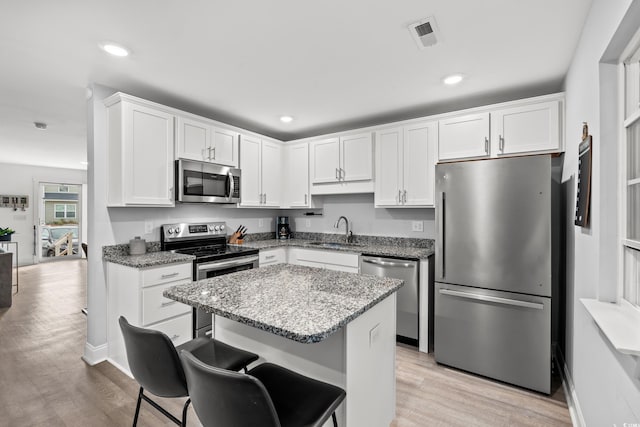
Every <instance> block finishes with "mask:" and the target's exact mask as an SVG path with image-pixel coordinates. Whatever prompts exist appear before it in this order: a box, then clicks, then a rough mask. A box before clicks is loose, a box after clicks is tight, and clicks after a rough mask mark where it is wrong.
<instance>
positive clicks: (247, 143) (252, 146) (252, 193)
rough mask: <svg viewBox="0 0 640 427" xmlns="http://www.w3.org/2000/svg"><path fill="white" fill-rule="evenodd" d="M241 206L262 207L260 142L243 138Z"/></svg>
mask: <svg viewBox="0 0 640 427" xmlns="http://www.w3.org/2000/svg"><path fill="white" fill-rule="evenodd" d="M240 168H241V169H242V175H241V177H240V205H241V206H260V202H261V196H262V193H261V191H260V140H259V139H258V138H253V137H248V136H244V135H243V136H242V138H241V139H240Z"/></svg>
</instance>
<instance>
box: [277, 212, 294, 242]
mask: <svg viewBox="0 0 640 427" xmlns="http://www.w3.org/2000/svg"><path fill="white" fill-rule="evenodd" d="M290 238H291V229H290V228H289V217H288V216H279V217H278V218H277V220H276V239H280V240H285V239H290Z"/></svg>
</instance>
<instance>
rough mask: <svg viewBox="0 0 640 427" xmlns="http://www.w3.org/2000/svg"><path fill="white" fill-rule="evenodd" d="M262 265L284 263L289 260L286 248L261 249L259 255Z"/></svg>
mask: <svg viewBox="0 0 640 427" xmlns="http://www.w3.org/2000/svg"><path fill="white" fill-rule="evenodd" d="M258 262H259V263H260V267H265V266H267V265H275V264H284V263H286V262H287V253H286V250H285V248H273V249H261V250H260V254H259V255H258Z"/></svg>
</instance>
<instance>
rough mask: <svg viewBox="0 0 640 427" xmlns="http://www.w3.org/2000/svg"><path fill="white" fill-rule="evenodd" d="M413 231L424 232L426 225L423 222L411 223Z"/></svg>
mask: <svg viewBox="0 0 640 427" xmlns="http://www.w3.org/2000/svg"><path fill="white" fill-rule="evenodd" d="M411 230H412V231H418V232H419V231H424V223H423V222H422V221H412V222H411Z"/></svg>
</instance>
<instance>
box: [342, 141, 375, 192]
mask: <svg viewBox="0 0 640 427" xmlns="http://www.w3.org/2000/svg"><path fill="white" fill-rule="evenodd" d="M340 163H341V165H340V168H341V179H342V181H346V182H348V181H366V180H370V179H373V141H372V140H371V133H370V132H367V133H361V134H358V135H349V136H341V137H340Z"/></svg>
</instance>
